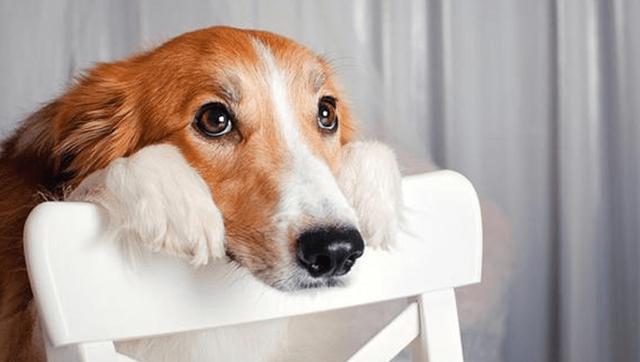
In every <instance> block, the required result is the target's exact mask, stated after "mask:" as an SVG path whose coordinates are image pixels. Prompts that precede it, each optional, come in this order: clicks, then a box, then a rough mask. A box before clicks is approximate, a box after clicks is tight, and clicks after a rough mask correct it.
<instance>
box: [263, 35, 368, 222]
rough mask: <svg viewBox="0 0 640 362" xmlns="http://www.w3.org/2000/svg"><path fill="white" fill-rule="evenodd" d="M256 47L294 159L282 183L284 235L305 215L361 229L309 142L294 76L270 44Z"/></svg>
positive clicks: (278, 218) (279, 219)
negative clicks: (292, 87)
mask: <svg viewBox="0 0 640 362" xmlns="http://www.w3.org/2000/svg"><path fill="white" fill-rule="evenodd" d="M255 48H256V51H257V53H258V55H259V56H260V58H261V60H262V61H263V63H264V65H265V66H266V68H267V71H268V74H267V76H268V82H269V87H270V93H271V101H272V103H273V107H274V110H275V115H276V119H277V122H278V123H279V124H278V126H279V129H280V130H281V135H282V137H283V139H284V141H285V144H286V147H287V148H288V152H289V154H290V157H291V165H289V167H288V169H287V170H286V171H285V173H284V175H283V176H284V180H283V182H282V183H281V185H282V186H281V198H280V202H279V206H278V210H277V214H276V222H277V223H278V225H279V226H280V228H281V230H282V231H283V232H284V231H286V230H287V229H288V228H290V227H292V226H293V227H295V224H296V222H298V221H300V220H301V219H302V216H305V217H311V219H312V220H313V223H314V224H316V225H317V226H321V225H323V224H338V225H350V226H354V227H357V218H356V215H355V211H354V210H353V208H352V207H351V206H350V205H349V203H348V202H347V200H346V198H345V197H344V195H343V194H342V191H341V190H340V188H339V187H338V184H337V182H336V179H335V177H334V176H333V174H332V173H331V171H330V169H329V167H328V165H327V164H326V162H324V161H322V160H321V159H319V158H318V157H316V156H315V155H314V154H313V153H312V151H311V149H310V147H309V146H308V145H307V144H306V143H305V138H304V136H303V134H302V132H301V130H300V127H299V126H298V120H297V119H296V115H295V112H294V109H293V107H292V106H291V104H290V99H289V92H288V88H289V87H288V81H290V80H291V78H292V77H291V75H289V74H286V73H285V72H283V70H282V69H281V68H279V67H278V64H277V63H276V60H275V59H274V56H273V54H271V52H270V50H269V49H268V48H267V46H266V45H264V44H263V43H262V42H260V41H256V42H255Z"/></svg>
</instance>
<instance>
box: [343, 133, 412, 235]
mask: <svg viewBox="0 0 640 362" xmlns="http://www.w3.org/2000/svg"><path fill="white" fill-rule="evenodd" d="M338 182H339V184H340V187H341V188H342V191H343V192H344V194H345V196H346V197H347V199H348V200H349V202H350V203H351V205H352V206H353V207H354V209H355V210H356V213H357V215H358V221H359V223H360V231H361V232H362V235H363V237H364V239H365V240H366V241H367V244H368V245H371V246H374V247H387V246H389V245H392V244H393V243H394V242H395V239H396V234H397V232H398V228H399V224H400V216H401V212H402V189H401V175H400V169H399V167H398V162H397V161H396V157H395V154H394V153H393V151H392V150H391V149H390V148H389V147H388V146H386V145H384V144H382V143H379V142H354V143H351V144H349V145H348V146H347V147H346V149H345V151H344V154H343V158H342V168H341V170H340V175H339V177H338Z"/></svg>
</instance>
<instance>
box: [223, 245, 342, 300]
mask: <svg viewBox="0 0 640 362" xmlns="http://www.w3.org/2000/svg"><path fill="white" fill-rule="evenodd" d="M226 254H227V257H228V258H229V260H230V261H231V262H233V263H235V264H236V265H237V266H238V267H240V268H246V269H247V270H248V271H249V272H250V273H251V274H252V275H253V276H254V277H256V278H257V279H258V280H260V281H261V282H262V283H264V284H266V285H268V286H270V287H272V288H275V289H277V290H280V291H282V292H295V291H301V290H308V289H321V288H333V287H342V286H346V285H347V284H348V281H349V277H348V275H339V276H322V277H313V276H311V275H310V274H309V273H308V271H307V270H305V269H304V268H301V267H300V266H298V265H295V266H291V267H284V268H278V267H273V268H259V269H257V270H253V268H250V267H248V266H246V265H244V263H242V261H240V260H238V258H237V257H236V255H235V254H234V253H233V252H231V251H229V250H227V251H226Z"/></svg>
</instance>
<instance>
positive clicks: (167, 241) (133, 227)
mask: <svg viewBox="0 0 640 362" xmlns="http://www.w3.org/2000/svg"><path fill="white" fill-rule="evenodd" d="M67 200H70V201H89V202H93V203H97V204H99V205H101V206H102V207H104V208H105V209H106V210H107V212H108V214H109V217H110V225H111V229H112V230H113V231H114V232H116V233H117V234H118V237H119V238H120V240H123V241H125V242H127V243H139V244H142V245H145V246H147V247H148V248H150V249H151V250H153V251H161V252H166V253H169V254H172V255H177V256H180V257H186V258H189V259H190V261H191V263H192V264H194V265H202V264H206V263H207V261H208V260H209V257H214V258H218V257H222V256H224V223H223V219H222V215H221V213H220V210H219V209H218V208H217V207H216V205H215V204H214V202H213V198H212V197H211V193H210V192H209V188H208V186H207V185H206V183H205V182H204V180H203V179H202V177H200V175H199V174H198V173H197V172H196V171H195V170H194V169H193V168H192V167H191V166H190V165H189V163H188V162H187V161H186V160H185V159H184V157H183V156H182V154H181V153H180V151H179V150H178V149H177V148H175V147H173V146H170V145H154V146H148V147H145V148H143V149H142V150H140V151H138V152H136V153H135V154H133V155H132V156H130V157H127V158H120V159H117V160H115V161H113V162H112V163H111V164H110V165H109V166H108V167H107V168H105V169H104V170H100V171H97V172H95V173H93V174H91V175H90V176H89V177H87V178H86V179H85V180H84V181H83V182H82V183H81V184H80V185H79V186H78V187H77V188H76V189H75V190H74V191H73V192H72V193H71V194H70V195H69V197H68V198H67Z"/></svg>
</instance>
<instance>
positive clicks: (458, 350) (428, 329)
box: [413, 288, 463, 362]
mask: <svg viewBox="0 0 640 362" xmlns="http://www.w3.org/2000/svg"><path fill="white" fill-rule="evenodd" d="M417 300H418V305H419V307H420V335H419V336H418V339H417V340H416V343H414V350H413V353H414V354H413V359H414V361H416V362H418V361H420V362H424V361H429V362H462V361H463V356H462V341H461V339H460V324H459V323H458V310H457V306H456V296H455V293H454V291H453V288H449V289H443V290H438V291H434V292H428V293H424V294H422V295H420V296H418V298H417Z"/></svg>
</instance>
